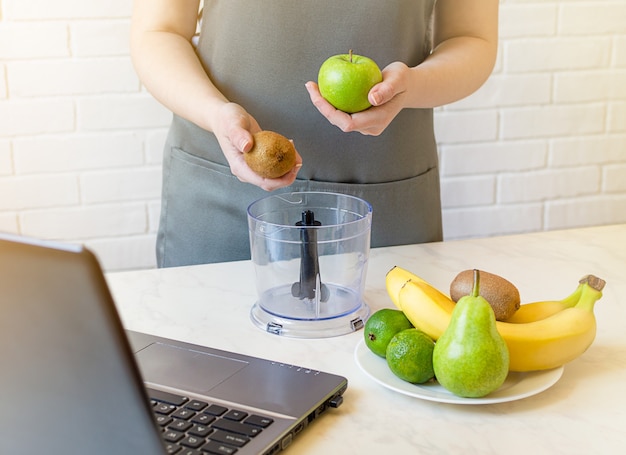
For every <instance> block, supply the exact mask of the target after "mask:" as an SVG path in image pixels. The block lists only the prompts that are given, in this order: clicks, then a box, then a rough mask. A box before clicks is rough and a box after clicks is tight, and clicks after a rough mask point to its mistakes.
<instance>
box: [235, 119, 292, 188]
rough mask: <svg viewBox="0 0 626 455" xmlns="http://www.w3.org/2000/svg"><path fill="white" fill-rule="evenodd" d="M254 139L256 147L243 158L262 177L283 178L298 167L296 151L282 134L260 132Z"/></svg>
mask: <svg viewBox="0 0 626 455" xmlns="http://www.w3.org/2000/svg"><path fill="white" fill-rule="evenodd" d="M253 137H254V146H253V147H252V149H251V150H250V151H249V152H248V153H244V154H243V156H244V158H245V160H246V163H248V166H249V167H250V169H252V170H253V171H254V172H256V173H257V174H258V175H260V176H261V177H265V178H268V179H275V178H278V177H282V176H283V175H285V174H286V173H287V172H289V171H290V170H291V169H293V167H294V166H295V165H296V149H295V148H294V147H293V144H292V143H291V141H290V140H289V139H287V138H286V137H285V136H283V135H282V134H278V133H275V132H273V131H259V132H258V133H256V134H254V135H253Z"/></svg>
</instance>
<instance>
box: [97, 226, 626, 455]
mask: <svg viewBox="0 0 626 455" xmlns="http://www.w3.org/2000/svg"><path fill="white" fill-rule="evenodd" d="M394 265H398V266H401V267H404V268H406V269H409V270H411V271H413V272H414V273H416V274H418V275H420V276H421V277H423V278H425V279H426V280H428V281H430V282H431V283H433V284H434V285H436V286H437V287H439V288H440V289H442V290H447V289H448V288H449V283H450V281H451V280H452V279H453V278H454V276H455V275H456V274H457V273H458V272H460V271H461V270H465V269H471V268H479V269H482V270H486V271H490V272H493V273H497V274H499V275H501V276H503V277H505V278H507V279H508V280H510V281H511V282H513V283H514V284H515V285H516V286H517V287H518V289H519V290H520V294H521V297H522V301H523V302H530V301H536V300H546V299H557V300H558V299H560V298H562V297H565V296H566V295H568V294H569V293H570V292H571V291H572V290H573V289H574V287H575V285H576V283H577V281H578V279H580V278H581V277H582V276H584V275H586V274H594V275H597V276H599V277H601V278H603V279H605V280H606V282H607V285H606V287H605V289H604V294H603V297H602V299H601V300H600V301H599V302H598V303H597V304H596V310H595V314H596V318H597V324H598V331H597V336H596V339H595V341H594V343H593V345H592V346H591V347H590V348H589V349H588V350H587V352H585V353H584V354H583V355H582V356H581V357H579V358H578V359H576V360H574V361H572V362H570V363H569V364H567V365H566V366H565V369H564V372H563V375H562V377H561V379H560V380H559V381H558V382H557V383H556V384H555V385H553V386H552V387H550V388H549V389H548V390H546V391H544V392H542V393H539V394H537V395H534V396H531V397H528V398H524V399H520V400H516V401H510V402H506V403H498V404H485V405H473V406H467V405H460V404H448V403H438V402H433V401H426V400H422V399H419V398H415V397H411V396H407V395H404V394H400V393H398V392H395V391H392V390H389V389H387V388H385V387H383V386H381V385H379V384H378V383H376V382H374V381H373V380H372V379H371V378H370V377H368V376H367V375H365V374H364V373H363V372H362V371H361V369H360V368H359V367H358V365H357V363H356V362H355V359H354V353H355V347H356V346H357V344H358V343H359V342H360V341H361V339H362V338H363V331H362V330H359V331H357V332H353V333H350V334H348V335H342V336H338V337H332V338H322V339H296V338H287V337H282V336H278V335H273V334H270V333H267V332H265V331H263V330H261V329H259V328H257V327H256V326H254V325H253V324H252V322H251V320H250V317H249V313H250V309H251V307H252V305H253V304H254V302H255V300H256V290H255V284H254V268H253V265H252V263H251V262H249V261H242V262H231V263H222V264H210V265H201V266H193V267H178V268H170V269H155V270H144V271H134V272H118V273H110V274H108V275H107V280H108V282H109V284H110V287H111V290H112V292H113V295H114V297H115V299H116V302H117V306H118V309H119V311H120V315H121V317H122V321H123V323H124V325H125V326H126V327H127V328H129V329H133V330H138V331H143V332H147V333H152V334H156V335H160V336H165V337H169V338H175V339H179V340H183V341H187V342H191V343H196V344H200V345H209V346H212V347H216V348H220V349H226V350H231V351H238V352H242V353H245V354H250V355H256V356H259V357H264V358H269V359H272V360H276V361H280V362H285V363H290V364H295V365H301V366H306V367H310V368H314V369H320V370H325V371H328V372H331V373H336V374H340V375H343V376H345V377H347V378H348V381H349V386H348V390H347V392H346V394H345V396H344V398H345V400H344V403H343V405H342V406H341V407H339V408H338V409H333V410H330V411H329V412H328V413H326V414H325V415H324V416H323V417H322V418H320V419H318V420H317V421H316V422H314V423H313V424H312V425H310V426H309V427H308V428H307V430H306V431H305V432H303V433H302V434H301V435H300V436H299V437H298V438H296V439H295V440H294V443H293V444H292V446H291V447H290V448H289V449H288V452H289V453H297V454H321V453H341V454H352V453H354V454H364V453H366V454H370V453H396V454H398V453H401V454H404V453H418V454H421V455H428V454H464V455H465V454H507V455H510V454H529V453H532V454H544V453H545V454H561V453H562V454H567V455H573V454H585V455H589V454H602V455H608V454H622V453H626V426H625V425H626V424H625V423H624V422H626V301H625V297H626V225H614V226H603V227H594V228H585V229H573V230H564V231H552V232H541V233H533V234H524V235H513V236H505V237H495V238H487V239H472V240H461V241H450V242H440V243H431V244H422V245H408V246H401V247H389V248H377V249H373V250H372V251H371V253H370V262H369V267H368V275H367V282H366V290H365V299H366V301H367V304H368V305H369V307H370V309H371V311H372V312H373V311H376V310H378V309H380V308H385V307H392V306H393V304H392V303H391V301H390V300H389V297H388V296H387V293H386V290H385V274H386V272H387V271H388V270H389V269H391V268H392V267H393V266H394Z"/></svg>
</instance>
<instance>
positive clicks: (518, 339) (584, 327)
mask: <svg viewBox="0 0 626 455" xmlns="http://www.w3.org/2000/svg"><path fill="white" fill-rule="evenodd" d="M604 284H605V283H604V281H603V280H601V279H599V278H597V277H593V276H587V277H584V278H583V279H581V282H580V286H581V289H580V296H579V300H578V302H577V303H576V305H575V306H573V307H570V308H566V309H563V310H561V311H559V312H557V313H556V314H553V315H551V316H548V317H546V318H544V319H541V320H537V321H533V322H528V323H523V324H520V323H509V322H501V321H497V322H496V326H497V328H498V331H499V332H500V334H501V335H502V337H503V338H504V340H505V341H506V343H507V346H508V348H509V355H510V370H511V371H532V370H543V369H549V368H555V367H558V366H560V365H563V364H565V363H567V362H569V361H571V360H573V359H575V358H576V357H578V356H580V355H581V354H582V353H583V352H584V351H585V350H586V349H587V348H588V347H589V345H590V344H591V343H592V342H593V340H594V339H595V330H596V323H595V316H594V314H593V306H594V304H595V302H596V301H597V300H598V299H600V298H601V297H602V288H603V287H604ZM433 290H434V291H433ZM442 296H443V297H442ZM446 299H447V300H446ZM398 303H399V305H400V309H401V310H402V311H403V312H404V313H405V315H406V316H407V318H408V319H409V321H411V323H412V324H413V325H414V326H415V327H417V328H419V329H420V330H422V331H424V332H425V333H427V334H428V335H429V336H430V337H431V338H433V339H434V340H437V339H438V338H439V337H440V336H441V334H442V333H443V332H444V331H445V329H446V328H447V327H448V324H449V322H450V318H451V315H452V311H451V310H450V306H452V307H453V305H454V302H453V301H452V300H451V299H450V298H449V297H447V296H445V295H444V294H443V293H441V292H440V291H437V290H436V289H435V288H433V287H432V286H431V285H430V284H428V283H426V282H424V281H414V280H409V281H407V282H405V284H404V285H403V286H402V287H401V289H400V291H399V293H398Z"/></svg>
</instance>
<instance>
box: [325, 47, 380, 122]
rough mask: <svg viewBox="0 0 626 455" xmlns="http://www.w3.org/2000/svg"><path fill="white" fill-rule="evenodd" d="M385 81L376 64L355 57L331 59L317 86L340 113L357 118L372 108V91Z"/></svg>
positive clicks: (327, 61) (344, 55)
mask: <svg viewBox="0 0 626 455" xmlns="http://www.w3.org/2000/svg"><path fill="white" fill-rule="evenodd" d="M382 80H383V75H382V73H381V72H380V68H378V65H377V64H376V62H374V60H372V59H370V58H368V57H363V56H361V55H356V54H353V53H352V50H350V53H348V54H339V55H333V56H332V57H329V58H328V59H327V60H326V61H325V62H324V63H322V66H321V67H320V70H319V74H318V76H317V85H318V86H319V89H320V93H321V95H322V96H323V97H324V99H326V101H328V102H329V103H330V104H332V105H333V106H334V107H335V108H336V109H339V110H340V111H344V112H347V113H349V114H353V113H355V112H361V111H364V110H365V109H367V108H369V107H371V104H370V102H369V101H368V99H367V94H368V93H369V91H370V89H371V88H372V87H373V86H374V85H376V84H378V83H379V82H380V81H382Z"/></svg>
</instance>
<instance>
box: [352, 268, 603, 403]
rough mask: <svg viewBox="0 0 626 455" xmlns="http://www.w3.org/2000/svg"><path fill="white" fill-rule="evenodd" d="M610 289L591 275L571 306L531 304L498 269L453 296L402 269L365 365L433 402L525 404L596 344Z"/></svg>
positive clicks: (368, 342) (459, 279)
mask: <svg viewBox="0 0 626 455" xmlns="http://www.w3.org/2000/svg"><path fill="white" fill-rule="evenodd" d="M604 286H605V282H604V280H602V279H600V278H598V277H595V276H593V275H587V276H585V277H583V278H582V279H581V280H580V281H579V283H578V284H577V286H576V289H575V290H574V291H573V292H572V293H571V294H570V295H568V296H567V297H565V298H564V299H562V300H558V301H552V300H546V301H541V302H532V303H524V304H521V303H520V297H519V291H518V290H517V288H516V287H515V286H514V285H513V284H512V283H510V282H509V281H507V280H506V279H504V278H502V277H500V276H498V275H495V274H492V273H489V272H485V271H481V270H477V269H474V270H465V271H463V272H461V273H459V274H458V275H457V276H456V277H455V278H454V280H453V281H452V283H451V286H450V293H449V294H446V293H444V292H442V291H440V290H439V289H437V288H436V287H434V286H433V285H431V284H430V283H428V282H427V281H425V280H424V279H422V278H420V277H419V276H417V275H415V274H414V273H412V272H410V271H408V270H406V269H403V268H401V267H394V268H392V269H391V270H390V271H389V272H388V273H387V276H386V287H387V292H388V294H389V297H390V299H391V301H392V302H393V304H394V306H395V307H394V308H384V309H381V310H378V311H377V312H375V313H374V314H372V315H371V316H370V318H369V319H368V320H367V322H366V324H365V327H364V339H363V341H362V342H361V343H360V344H359V346H357V350H356V353H355V355H356V360H357V363H358V364H359V366H360V367H361V368H362V369H363V370H364V371H365V372H366V373H367V374H368V375H370V376H371V377H372V378H373V379H375V380H377V381H378V382H381V383H383V385H386V386H387V387H389V388H392V389H394V390H397V391H400V392H403V393H407V394H409V395H414V396H418V397H421V398H425V399H433V400H435V401H444V402H454V403H459V402H461V403H465V402H469V403H472V404H477V403H489V402H502V401H510V400H512V399H519V398H524V397H526V396H529V395H532V394H535V393H538V392H540V391H543V390H545V389H546V388H547V387H550V386H551V385H552V384H554V383H555V382H556V381H558V379H559V378H560V376H561V374H562V371H563V365H565V364H566V363H568V362H570V361H572V360H574V359H576V358H577V357H579V356H580V355H582V354H583V353H584V352H585V351H586V350H587V348H588V347H589V346H590V345H591V344H592V343H593V340H594V339H595V334H596V320H595V316H594V313H593V309H594V305H595V303H596V302H597V301H598V300H599V299H600V298H601V297H602V289H603V288H604ZM442 392H443V393H442Z"/></svg>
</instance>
